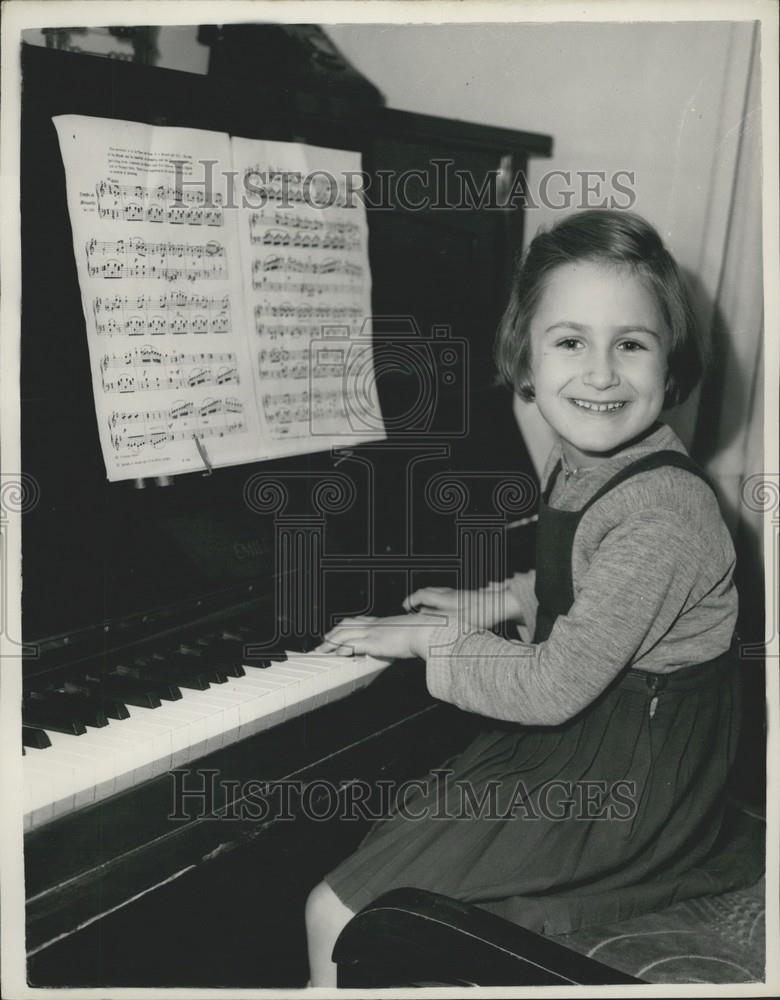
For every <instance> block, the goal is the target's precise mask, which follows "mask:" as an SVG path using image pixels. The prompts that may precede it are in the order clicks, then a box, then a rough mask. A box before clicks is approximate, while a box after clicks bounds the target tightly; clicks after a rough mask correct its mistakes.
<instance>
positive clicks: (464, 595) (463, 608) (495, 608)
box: [403, 583, 517, 629]
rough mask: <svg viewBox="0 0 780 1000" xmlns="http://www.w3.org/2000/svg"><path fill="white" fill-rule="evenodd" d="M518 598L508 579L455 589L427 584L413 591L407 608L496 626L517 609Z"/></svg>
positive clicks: (406, 603) (479, 624)
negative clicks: (509, 585)
mask: <svg viewBox="0 0 780 1000" xmlns="http://www.w3.org/2000/svg"><path fill="white" fill-rule="evenodd" d="M514 604H515V602H514V600H513V598H512V595H511V593H510V592H509V590H508V588H507V586H506V584H505V583H490V584H488V585H487V587H482V588H481V589H480V590H453V589H452V588H451V587H423V588H421V589H420V590H415V592H414V593H413V594H409V596H408V597H407V598H406V600H405V601H404V603H403V607H404V609H405V610H406V611H417V610H419V611H427V612H430V611H436V612H439V613H443V614H447V615H455V616H457V618H456V620H459V621H461V622H462V623H463V624H466V623H468V624H470V625H476V626H477V627H478V628H486V629H487V628H492V627H493V626H494V625H497V624H498V623H499V622H502V621H506V620H507V619H508V618H510V617H511V616H512V615H513V614H514V613H515V612H516V610H517V609H516V608H515V607H514Z"/></svg>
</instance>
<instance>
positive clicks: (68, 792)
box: [22, 652, 387, 831]
mask: <svg viewBox="0 0 780 1000" xmlns="http://www.w3.org/2000/svg"><path fill="white" fill-rule="evenodd" d="M267 662H268V661H265V663H266V664H267ZM386 666H387V663H386V662H385V661H382V660H376V659H373V658H372V657H369V656H331V655H327V656H326V655H322V654H315V653H292V652H291V653H287V654H286V659H284V660H280V661H274V662H272V663H271V664H270V665H264V666H258V665H251V664H248V665H246V666H245V667H244V669H243V671H241V672H242V674H243V676H227V677H224V676H223V677H221V678H220V682H219V683H217V684H211V685H209V684H206V689H205V690H198V689H197V688H196V687H193V686H190V687H186V686H184V684H183V683H182V686H181V687H180V688H178V690H176V689H174V691H173V692H172V694H173V697H174V698H175V700H165V696H163V700H161V699H159V698H155V699H153V700H152V701H151V702H149V704H151V705H155V704H156V707H144V705H143V704H133V703H130V704H128V703H127V701H126V700H124V701H123V698H122V696H121V695H117V696H116V701H118V702H120V703H122V704H123V705H125V706H126V711H124V712H121V713H120V712H115V715H119V716H120V717H119V718H116V717H113V718H110V719H102V720H95V719H94V717H93V722H94V721H97V722H98V725H97V726H94V725H91V724H90V723H89V722H88V723H87V725H86V726H84V725H77V726H76V727H74V729H75V731H71V732H62V731H55V730H53V729H50V728H46V727H45V726H44V727H41V728H43V729H44V730H45V733H46V734H47V735H48V742H49V743H50V745H49V746H42V745H41V744H42V743H45V742H47V741H46V739H45V736H42V734H41V729H40V728H39V729H38V730H37V737H38V739H35V738H33V737H31V734H34V733H35V730H34V729H31V728H28V730H27V736H28V738H27V739H26V741H25V756H24V758H23V765H22V766H23V781H24V801H25V806H24V828H25V831H29V830H33V829H35V828H36V827H39V826H43V825H44V824H46V823H48V822H50V821H51V820H53V819H56V818H57V817H59V816H63V815H65V814H66V813H69V812H73V811H75V810H77V809H80V808H82V807H83V806H87V805H91V804H93V803H95V802H99V801H100V800H102V799H105V798H107V797H108V796H109V795H114V794H115V793H117V792H121V791H124V790H125V789H127V788H130V787H133V786H135V785H138V784H140V783H141V782H144V781H147V780H148V779H150V778H154V777H156V776H158V775H159V774H163V773H165V772H166V771H169V770H171V769H172V768H176V767H181V766H183V765H185V764H188V763H189V762H191V761H194V760H196V759H198V758H200V757H203V756H205V755H206V754H209V753H211V752H212V751H214V750H218V749H220V748H221V747H226V746H228V745H230V744H231V743H236V742H238V741H239V740H243V739H245V738H246V737H248V736H251V735H253V734H254V733H257V732H259V731H261V730H264V729H269V728H270V727H271V726H275V725H278V724H279V723H281V722H285V721H286V720H287V719H291V718H293V717H295V716H297V715H302V714H304V713H305V712H309V711H311V710H313V709H315V708H319V707H320V706H321V705H325V704H327V703H328V702H330V701H336V700H337V699H339V698H343V697H345V696H347V695H349V694H351V693H352V692H353V691H356V690H358V689H359V688H361V687H364V686H365V685H366V684H368V683H369V681H371V680H372V679H373V678H374V677H376V676H377V674H379V673H381V671H382V670H383V669H384V668H385V667H386ZM185 680H186V678H185ZM143 686H144V685H143V684H141V685H140V687H143ZM146 686H147V687H150V688H151V687H153V686H154V685H153V684H152V683H151V682H150V683H149V684H147V685H146ZM158 688H159V685H158ZM179 692H180V695H181V696H180V697H178V694H179ZM64 697H67V695H66V696H64ZM134 700H135V701H136V702H143V699H142V698H139V697H136V698H135V699H134ZM121 716H124V717H121ZM101 723H102V724H101ZM76 733H78V735H77V734H76ZM35 742H37V743H38V744H39V745H38V746H34V745H31V743H35Z"/></svg>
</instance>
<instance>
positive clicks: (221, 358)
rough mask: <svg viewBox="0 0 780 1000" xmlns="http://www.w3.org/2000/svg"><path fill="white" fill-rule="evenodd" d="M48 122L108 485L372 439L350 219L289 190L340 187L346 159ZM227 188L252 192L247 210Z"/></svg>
mask: <svg viewBox="0 0 780 1000" xmlns="http://www.w3.org/2000/svg"><path fill="white" fill-rule="evenodd" d="M54 123H55V126H56V128H57V133H58V136H59V140H60V149H61V151H62V157H63V162H64V165H65V176H66V184H67V198H68V209H69V213H70V219H71V226H72V229H73V242H74V253H75V257H76V266H77V272H78V277H79V284H80V288H81V295H82V303H83V307H84V316H85V320H86V327H87V340H88V346H89V355H90V365H91V370H92V385H93V390H94V396H95V409H96V415H97V421H98V430H99V436H100V443H101V447H102V451H103V457H104V460H105V465H106V473H107V476H108V479H109V480H111V481H115V480H121V479H128V478H134V477H137V476H153V475H162V474H175V473H179V472H187V471H193V470H195V469H198V468H203V467H204V465H205V463H206V461H207V462H208V464H209V465H213V466H224V465H234V464H240V463H244V462H251V461H258V460H260V459H264V458H271V457H275V456H278V455H287V454H300V453H304V452H308V451H315V450H321V449H324V448H328V447H330V446H331V445H337V444H343V443H354V442H357V441H360V440H376V439H378V438H383V437H384V428H383V425H382V420H381V413H380V412H379V410H378V405H377V404H376V400H375V398H373V397H371V399H370V401H369V405H368V406H367V405H366V403H365V401H364V402H362V403H361V400H360V397H359V394H360V392H361V390H362V391H363V393H364V395H366V388H365V387H366V386H369V387H370V388H369V391H368V395H369V396H370V393H371V391H373V355H372V349H371V339H370V336H371V330H370V314H371V308H370V303H371V281H370V270H369V263H368V250H367V242H368V228H367V224H366V218H365V209H364V207H363V206H362V204H358V205H355V206H354V207H347V206H346V205H345V204H343V202H344V201H345V200H346V199H345V198H344V196H343V190H342V192H341V194H340V195H339V197H338V198H337V199H336V202H337V203H336V204H332V205H329V206H326V207H323V206H322V205H321V204H320V203H319V202H317V200H316V197H317V192H316V189H315V188H307V187H305V186H304V185H303V183H302V182H298V183H297V185H296V182H295V180H294V176H293V175H299V176H300V178H305V177H307V176H309V175H311V174H312V172H313V171H321V172H323V171H327V174H328V175H329V176H332V177H333V178H335V179H336V181H337V183H338V182H341V183H342V184H343V179H344V177H345V171H347V170H353V171H356V170H359V169H360V157H359V154H355V153H347V152H344V151H341V150H326V149H320V148H316V147H308V146H302V145H300V144H295V143H269V142H258V141H252V140H246V139H234V140H231V139H230V138H229V137H228V136H227V135H225V134H223V133H217V132H206V131H201V130H196V129H183V128H168V127H158V126H148V125H142V124H139V123H136V122H125V121H115V120H110V119H98V118H89V117H85V116H80V115H66V116H60V117H58V118H55V119H54ZM209 164H210V166H209ZM234 171H235V172H237V173H238V176H239V177H241V178H244V177H245V175H246V174H247V172H250V173H251V175H252V178H253V179H254V181H255V184H256V185H257V183H258V182H259V181H260V179H261V174H262V177H263V178H267V179H268V180H267V183H264V185H263V187H264V190H263V192H261V194H259V195H258V193H257V187H256V188H255V189H254V192H249V193H254V195H255V203H252V202H251V200H250V199H248V198H243V197H242V195H243V194H244V193H247V192H245V191H242V190H239V191H238V192H236V190H235V186H234V180H233V178H234V177H235V176H236V173H235V172H234ZM258 172H259V173H258ZM280 172H284V174H285V175H286V176H285V179H284V180H282V181H280V180H279V177H280V176H281V175H280ZM207 178H208V180H207ZM290 178H292V180H291V181H290ZM288 183H289V187H290V195H291V196H290V197H289V198H288V197H287V186H288ZM280 184H283V185H284V189H283V190H282V189H281V188H280ZM282 194H283V195H284V197H280V195H282ZM304 196H305V197H304ZM261 202H262V204H261ZM366 321H367V322H366ZM350 372H351V374H352V377H350ZM355 413H357V414H358V415H359V419H358V420H357V421H356V420H355V417H354V414H355ZM363 417H367V418H368V419H362V418H363Z"/></svg>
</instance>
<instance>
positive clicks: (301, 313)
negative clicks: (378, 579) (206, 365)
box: [233, 139, 384, 444]
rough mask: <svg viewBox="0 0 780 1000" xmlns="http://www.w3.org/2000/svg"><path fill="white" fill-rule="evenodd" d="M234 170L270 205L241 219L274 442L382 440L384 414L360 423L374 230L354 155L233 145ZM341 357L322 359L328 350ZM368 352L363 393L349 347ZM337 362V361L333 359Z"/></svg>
mask: <svg viewBox="0 0 780 1000" xmlns="http://www.w3.org/2000/svg"><path fill="white" fill-rule="evenodd" d="M233 148H234V167H235V168H236V169H237V170H238V172H239V173H238V176H240V177H244V179H245V183H246V184H247V186H249V185H250V184H251V187H252V190H255V191H259V192H260V193H261V194H262V196H263V198H264V200H265V204H264V205H263V208H262V209H260V210H254V211H250V212H248V213H247V214H246V215H245V216H244V217H243V218H242V219H240V220H239V239H240V245H241V266H242V268H243V269H244V277H245V286H246V287H247V290H248V291H249V294H248V295H247V296H246V302H247V307H248V309H247V320H248V327H249V328H250V329H252V330H253V331H254V334H255V338H254V342H253V347H252V353H253V356H254V360H255V364H254V374H255V376H256V378H257V380H258V384H259V393H260V413H261V417H262V419H263V420H264V422H265V424H266V426H267V428H268V430H269V433H270V434H271V435H272V436H273V437H274V438H276V439H279V440H282V439H286V440H289V441H294V440H301V439H305V438H306V437H310V436H311V435H312V434H313V433H314V432H315V431H316V433H317V434H318V435H321V436H325V437H326V438H329V439H330V443H333V444H335V443H339V444H342V443H345V442H349V441H351V442H356V441H358V440H371V439H376V438H377V437H383V436H384V435H383V434H377V433H376V427H377V426H380V427H381V413H372V414H370V417H371V419H370V420H367V421H364V422H363V427H361V422H360V421H359V420H358V421H357V422H355V421H354V420H351V419H350V414H354V413H355V412H359V410H360V407H361V406H365V401H366V400H367V399H369V400H370V399H373V400H374V401H375V399H376V394H375V393H374V394H373V395H372V393H371V392H370V390H369V392H366V387H367V385H369V384H370V382H371V381H372V378H373V367H372V364H373V362H372V357H371V346H370V345H371V319H370V317H371V278H370V269H369V263H368V226H367V223H366V217H365V211H364V209H363V207H362V206H358V205H352V204H350V202H349V198H348V197H347V192H346V178H347V177H348V176H350V171H351V170H354V169H355V166H356V163H357V158H356V157H355V154H352V153H347V152H345V151H342V150H331V149H320V148H318V147H313V146H306V147H302V146H296V145H294V144H291V143H276V142H264V143H257V142H250V141H249V140H244V139H235V140H234V147H233ZM334 338H335V339H336V340H337V341H338V343H339V344H340V345H341V347H342V349H341V350H338V351H335V352H333V353H332V354H331V357H330V360H329V361H328V362H324V361H323V360H322V357H323V354H322V348H323V343H324V342H328V343H330V342H332V341H333V339H334ZM355 342H357V343H358V344H359V345H361V346H363V347H365V346H366V344H367V345H368V351H369V357H368V360H367V363H366V364H365V366H363V367H362V368H361V371H360V379H361V384H360V385H359V386H358V385H356V384H355V378H354V377H351V373H350V370H349V358H350V357H351V356H352V354H351V351H350V344H351V343H355ZM334 358H336V359H337V360H336V361H335V362H334V361H333V359H334Z"/></svg>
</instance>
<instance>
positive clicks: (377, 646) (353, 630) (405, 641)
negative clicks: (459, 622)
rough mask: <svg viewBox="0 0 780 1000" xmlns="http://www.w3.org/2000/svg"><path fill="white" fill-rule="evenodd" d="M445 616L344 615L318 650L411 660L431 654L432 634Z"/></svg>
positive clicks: (319, 651) (318, 651) (317, 651)
mask: <svg viewBox="0 0 780 1000" xmlns="http://www.w3.org/2000/svg"><path fill="white" fill-rule="evenodd" d="M441 624H442V619H441V617H440V616H439V615H426V614H422V615H414V616H410V615H394V616H392V617H389V618H373V617H370V616H368V615H364V616H361V617H358V618H345V619H343V621H340V622H339V623H338V625H336V626H335V628H332V629H331V630H330V631H329V632H327V633H326V634H325V636H324V637H323V641H322V642H321V643H320V645H319V646H318V647H317V649H316V650H315V652H316V653H338V654H341V655H342V656H352V655H356V654H361V653H365V654H367V655H368V656H375V657H378V658H379V659H393V660H394V659H410V658H411V657H413V656H420V657H422V658H423V659H424V658H425V657H427V655H428V645H429V642H430V637H431V635H432V633H433V631H434V629H436V628H437V627H438V626H439V625H441Z"/></svg>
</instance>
